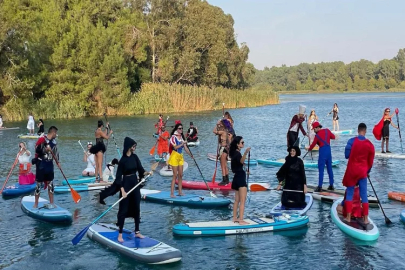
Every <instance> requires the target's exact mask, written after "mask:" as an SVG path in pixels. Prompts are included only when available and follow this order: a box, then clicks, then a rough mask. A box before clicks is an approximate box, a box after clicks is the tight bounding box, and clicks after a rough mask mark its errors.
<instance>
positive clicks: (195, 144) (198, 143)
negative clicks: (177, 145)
mask: <svg viewBox="0 0 405 270" xmlns="http://www.w3.org/2000/svg"><path fill="white" fill-rule="evenodd" d="M198 145H200V140H198V141H196V142H187V146H198Z"/></svg>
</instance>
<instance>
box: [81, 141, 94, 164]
mask: <svg viewBox="0 0 405 270" xmlns="http://www.w3.org/2000/svg"><path fill="white" fill-rule="evenodd" d="M79 144H80V146H81V147H82V149H83V152H84V153H85V154H86V155H87V158H89V156H90V155H89V154H87V153H86V150H84V147H83V145H82V143H81V142H80V140H79ZM91 166H93V167H94V168H96V166H95V165H94V164H93V162H91Z"/></svg>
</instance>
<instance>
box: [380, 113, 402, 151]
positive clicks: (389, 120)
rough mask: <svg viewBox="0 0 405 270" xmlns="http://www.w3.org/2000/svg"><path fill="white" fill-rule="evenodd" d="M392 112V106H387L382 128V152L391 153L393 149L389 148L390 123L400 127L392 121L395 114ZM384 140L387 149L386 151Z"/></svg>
mask: <svg viewBox="0 0 405 270" xmlns="http://www.w3.org/2000/svg"><path fill="white" fill-rule="evenodd" d="M390 112H391V110H390V108H386V109H385V110H384V113H383V119H384V124H383V128H382V141H381V153H391V151H389V150H388V146H389V139H390V125H391V126H393V127H394V128H396V129H398V127H397V126H396V125H395V124H394V123H393V122H392V117H393V116H394V114H392V115H390ZM384 142H385V149H386V151H384Z"/></svg>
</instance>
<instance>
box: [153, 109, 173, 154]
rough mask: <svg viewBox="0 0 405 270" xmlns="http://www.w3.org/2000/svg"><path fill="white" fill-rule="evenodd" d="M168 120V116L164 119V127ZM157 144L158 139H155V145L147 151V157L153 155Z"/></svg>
mask: <svg viewBox="0 0 405 270" xmlns="http://www.w3.org/2000/svg"><path fill="white" fill-rule="evenodd" d="M169 118H170V116H168V117H167V118H166V121H165V126H166V123H167V121H168V120H169ZM158 142H159V138H157V139H156V143H155V145H154V146H153V147H152V148H151V149H150V150H149V155H151V156H153V154H154V153H155V149H156V145H157V144H158Z"/></svg>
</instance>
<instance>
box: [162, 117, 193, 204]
mask: <svg viewBox="0 0 405 270" xmlns="http://www.w3.org/2000/svg"><path fill="white" fill-rule="evenodd" d="M170 135H171V138H170V142H169V143H170V147H169V152H170V151H171V152H170V158H169V161H168V162H169V165H170V166H171V167H172V170H173V177H172V183H171V186H170V197H172V198H174V197H176V196H175V195H174V185H175V184H176V179H177V181H178V184H177V186H178V188H179V196H183V195H184V194H183V186H182V181H183V165H184V158H183V149H184V150H185V151H186V152H187V154H189V155H190V157H191V158H193V155H192V154H191V152H190V150H189V149H188V147H187V141H186V140H185V138H184V135H183V125H182V124H181V123H177V124H176V125H175V126H174V129H173V131H172V133H171V134H170Z"/></svg>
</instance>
